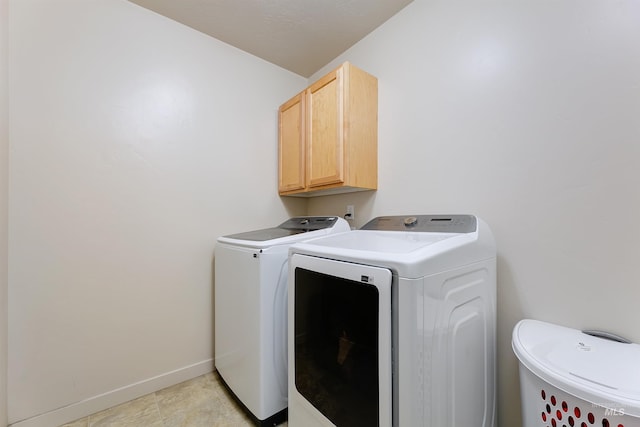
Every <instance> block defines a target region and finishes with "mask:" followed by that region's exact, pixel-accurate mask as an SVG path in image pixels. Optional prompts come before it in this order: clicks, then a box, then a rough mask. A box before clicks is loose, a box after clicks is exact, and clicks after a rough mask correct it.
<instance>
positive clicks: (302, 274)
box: [289, 254, 392, 426]
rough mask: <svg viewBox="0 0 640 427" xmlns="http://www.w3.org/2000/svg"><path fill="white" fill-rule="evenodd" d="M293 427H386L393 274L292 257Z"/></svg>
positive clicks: (359, 266) (290, 309)
mask: <svg viewBox="0 0 640 427" xmlns="http://www.w3.org/2000/svg"><path fill="white" fill-rule="evenodd" d="M289 278H290V287H289V319H290V321H289V421H290V423H291V425H293V424H299V425H305V426H312V425H336V426H352V425H366V426H390V425H391V406H392V398H391V395H392V394H391V393H392V388H391V281H392V274H391V271H390V270H388V269H384V268H378V267H371V266H365V265H360V264H353V263H347V262H341V261H335V260H328V259H324V258H317V257H312V256H306V255H300V254H295V255H293V256H292V258H291V262H290V270H289Z"/></svg>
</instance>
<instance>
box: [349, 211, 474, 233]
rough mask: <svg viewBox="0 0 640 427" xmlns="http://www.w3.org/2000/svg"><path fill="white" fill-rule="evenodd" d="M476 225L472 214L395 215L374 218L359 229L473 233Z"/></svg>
mask: <svg viewBox="0 0 640 427" xmlns="http://www.w3.org/2000/svg"><path fill="white" fill-rule="evenodd" d="M477 226H478V223H477V220H476V217H475V216H473V215H396V216H379V217H377V218H374V219H372V220H371V221H369V222H368V223H366V224H365V225H363V226H362V227H361V228H360V230H379V231H417V232H423V233H473V232H475V231H476V229H477Z"/></svg>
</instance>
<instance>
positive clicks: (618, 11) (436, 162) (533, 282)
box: [309, 0, 640, 427]
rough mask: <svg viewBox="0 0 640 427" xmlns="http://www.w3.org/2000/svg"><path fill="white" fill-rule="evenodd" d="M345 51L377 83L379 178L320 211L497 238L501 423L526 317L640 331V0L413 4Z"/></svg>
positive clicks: (514, 415) (638, 334)
mask: <svg viewBox="0 0 640 427" xmlns="http://www.w3.org/2000/svg"><path fill="white" fill-rule="evenodd" d="M343 60H350V61H352V62H353V63H354V64H355V65H357V66H360V67H362V68H363V69H365V70H367V71H369V72H370V73H372V74H374V75H376V76H377V77H378V79H379V190H378V191H377V192H375V193H361V194H351V195H341V196H327V197H320V198H316V199H312V200H311V201H310V204H309V213H310V214H322V213H325V212H334V211H336V210H344V207H345V206H346V204H347V203H354V204H355V207H356V219H357V220H356V223H357V225H358V226H360V225H362V224H364V222H366V220H368V219H370V218H372V217H374V216H378V215H390V214H409V213H474V214H477V215H478V216H480V217H481V218H483V219H484V220H485V221H487V222H488V223H489V225H490V226H491V227H492V229H493V231H494V234H495V236H496V240H497V244H498V334H499V336H498V351H499V353H498V364H499V400H498V404H499V422H500V425H501V426H502V427H512V426H518V425H520V418H519V417H520V412H519V391H518V381H517V363H516V359H515V357H514V356H513V354H512V351H511V348H510V339H511V336H510V335H511V331H512V328H513V326H514V325H515V323H516V322H517V321H518V320H520V319H522V318H525V317H528V318H536V319H541V320H545V321H549V322H555V323H558V324H562V325H567V326H570V327H574V328H595V327H597V328H602V329H605V330H610V331H613V332H616V333H619V334H622V335H624V336H627V337H629V338H631V339H633V340H634V341H636V342H640V328H639V327H638V325H640V312H639V311H638V308H637V305H638V301H640V286H638V284H639V283H640V270H639V269H638V267H637V265H638V246H637V245H638V243H637V242H638V241H640V221H639V218H640V192H639V191H638V189H639V188H640V173H639V172H638V171H640V121H639V120H638V117H640V3H638V2H634V1H632V0H621V1H618V2H615V3H612V2H608V1H602V0H565V1H562V2H553V1H526V2H511V1H507V0H492V1H487V0H481V1H465V0H454V1H450V0H447V1H433V0H415V1H414V2H413V3H412V4H411V5H409V6H408V7H407V8H406V9H404V10H403V11H402V12H400V13H399V14H398V15H396V16H395V17H394V18H392V19H391V20H389V21H388V22H386V23H385V24H384V25H382V26H381V27H380V28H378V29H377V30H376V31H374V32H373V33H371V34H370V35H369V36H368V37H366V38H365V39H364V40H362V41H361V42H359V43H358V44H357V45H356V46H354V47H353V48H352V49H350V50H349V51H347V52H346V53H345V54H343V55H341V56H340V57H339V58H337V59H336V60H335V61H333V62H332V63H331V64H328V65H327V66H326V67H325V68H324V69H323V70H320V71H319V72H318V73H317V74H316V75H314V76H313V77H312V78H311V80H314V79H315V78H317V77H319V76H320V75H322V74H323V73H324V72H326V71H328V70H329V69H330V68H332V67H334V66H336V65H337V64H338V63H340V62H342V61H343Z"/></svg>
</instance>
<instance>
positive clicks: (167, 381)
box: [10, 359, 213, 427]
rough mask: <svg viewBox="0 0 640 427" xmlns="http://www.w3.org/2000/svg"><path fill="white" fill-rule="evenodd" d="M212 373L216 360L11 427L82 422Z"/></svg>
mask: <svg viewBox="0 0 640 427" xmlns="http://www.w3.org/2000/svg"><path fill="white" fill-rule="evenodd" d="M212 371H213V359H208V360H204V361H202V362H198V363H195V364H193V365H190V366H185V367H184V368H180V369H176V370H175V371H171V372H167V373H164V374H161V375H158V376H156V377H153V378H148V379H146V380H142V381H139V382H137V383H134V384H129V385H126V386H124V387H120V388H118V389H115V390H111V391H108V392H106V393H103V394H100V395H97V396H93V397H90V398H88V399H85V400H82V401H80V402H77V403H72V404H71V405H68V406H65V407H62V408H58V409H55V410H53V411H50V412H47V413H44V414H41V415H36V416H34V417H31V418H27V419H25V420H21V421H18V422H15V423H13V424H11V426H10V427H57V426H61V425H63V424H65V423H68V422H71V421H75V420H77V419H79V418H83V417H86V416H89V415H91V414H95V413H96V412H99V411H102V410H104V409H108V408H111V407H113V406H116V405H119V404H121V403H124V402H128V401H129V400H133V399H136V398H138V397H140V396H144V395H145V394H149V393H153V392H155V391H158V390H162V389H163V388H166V387H169V386H172V385H174V384H178V383H181V382H183V381H187V380H190V379H192V378H195V377H197V376H200V375H204V374H207V373H209V372H212Z"/></svg>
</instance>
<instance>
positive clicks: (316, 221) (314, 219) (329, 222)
mask: <svg viewBox="0 0 640 427" xmlns="http://www.w3.org/2000/svg"><path fill="white" fill-rule="evenodd" d="M337 221H338V217H335V216H307V217H294V218H289V219H288V220H286V221H285V222H283V223H282V224H280V225H279V226H277V227H272V228H265V229H262V230H254V231H246V232H244V233H237V234H230V235H228V236H224V237H226V238H229V239H236V240H250V241H254V242H264V241H267V240H274V239H279V238H281V237H287V236H293V235H296V234H302V233H307V232H309V231H315V230H323V229H325V228H330V227H333V225H334V224H335V223H336V222H337Z"/></svg>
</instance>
